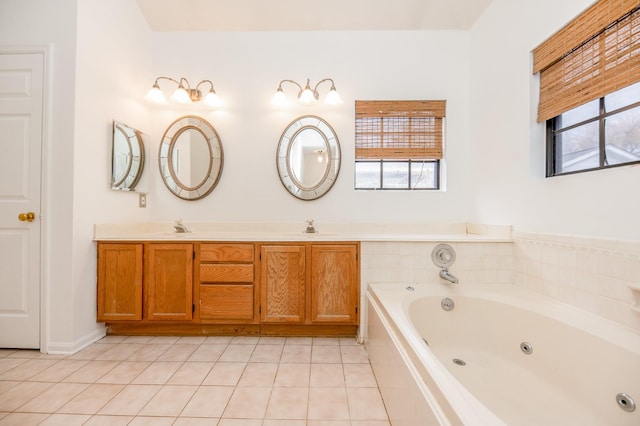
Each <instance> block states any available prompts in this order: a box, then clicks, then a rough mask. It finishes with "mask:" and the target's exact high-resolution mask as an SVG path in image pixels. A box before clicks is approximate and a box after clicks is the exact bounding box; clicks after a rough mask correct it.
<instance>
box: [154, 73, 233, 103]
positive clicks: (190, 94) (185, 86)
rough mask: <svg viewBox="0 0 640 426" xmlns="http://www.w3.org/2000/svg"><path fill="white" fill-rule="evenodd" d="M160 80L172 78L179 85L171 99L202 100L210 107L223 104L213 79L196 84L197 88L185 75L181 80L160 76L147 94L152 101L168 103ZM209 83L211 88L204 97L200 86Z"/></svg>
mask: <svg viewBox="0 0 640 426" xmlns="http://www.w3.org/2000/svg"><path fill="white" fill-rule="evenodd" d="M160 80H170V81H172V82H174V83H175V84H177V85H178V88H177V89H176V91H175V92H173V95H171V99H172V100H174V101H175V102H178V103H181V104H188V103H195V102H200V101H202V103H203V104H205V105H208V106H210V107H214V108H215V107H220V106H222V102H221V101H220V97H218V95H217V94H216V91H215V90H214V88H213V83H212V82H211V80H202V81H201V82H200V83H198V84H196V87H195V88H191V85H190V84H189V80H187V79H186V78H184V77H180V80H174V79H173V78H171V77H158V78H156V81H155V82H154V83H153V87H151V90H149V92H148V93H147V95H146V96H145V98H146V99H149V100H151V101H152V102H155V103H158V104H166V103H167V98H165V96H164V93H162V90H160V85H158V81H160ZM206 83H208V84H209V85H210V86H211V88H210V89H209V92H207V94H206V95H205V96H204V97H203V96H202V91H200V86H201V85H203V84H206Z"/></svg>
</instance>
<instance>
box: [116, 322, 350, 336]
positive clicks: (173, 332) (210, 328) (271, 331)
mask: <svg viewBox="0 0 640 426" xmlns="http://www.w3.org/2000/svg"><path fill="white" fill-rule="evenodd" d="M357 333H358V326H355V325H291V324H289V325H281V324H262V325H260V324H179V323H175V324H174V323H169V324H167V323H163V324H149V323H146V324H141V323H139V322H137V323H127V322H123V323H109V324H107V334H109V335H120V336H260V335H262V336H305V337H324V336H332V337H353V336H355V335H356V334H357Z"/></svg>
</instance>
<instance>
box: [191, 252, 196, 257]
mask: <svg viewBox="0 0 640 426" xmlns="http://www.w3.org/2000/svg"><path fill="white" fill-rule="evenodd" d="M191 254H192V255H193V259H195V258H196V252H195V251H192V252H191Z"/></svg>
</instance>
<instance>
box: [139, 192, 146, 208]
mask: <svg viewBox="0 0 640 426" xmlns="http://www.w3.org/2000/svg"><path fill="white" fill-rule="evenodd" d="M138 197H139V198H138V207H140V208H145V207H147V194H138Z"/></svg>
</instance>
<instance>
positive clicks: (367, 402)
mask: <svg viewBox="0 0 640 426" xmlns="http://www.w3.org/2000/svg"><path fill="white" fill-rule="evenodd" d="M0 424H7V425H9V424H20V425H30V424H33V425H35V424H43V425H47V424H50V425H54V424H64V425H75V424H77V425H81V424H85V425H99V424H109V425H118V424H122V425H125V424H129V425H142V424H153V425H164V424H166V425H171V424H173V425H187V424H189V425H195V424H202V425H205V424H206V425H219V426H225V425H243V426H251V425H262V426H276V425H277V426H286V425H288V426H298V425H300V426H315V425H317V426H321V425H328V424H330V425H332V426H343V425H344V426H389V421H388V418H387V414H386V411H385V408H384V404H383V402H382V399H381V397H380V392H379V390H378V387H377V383H376V380H375V377H374V375H373V372H372V370H371V366H370V364H369V361H368V357H367V354H366V351H365V349H364V347H363V346H361V345H358V344H357V343H356V342H355V340H354V339H352V338H344V339H338V338H313V339H312V338H281V337H266V338H265V337H262V338H258V337H216V336H211V337H204V336H197V337H174V336H156V337H152V336H130V337H124V336H107V337H105V338H103V339H102V340H100V341H98V342H96V343H94V344H93V345H91V346H89V347H87V348H86V349H84V350H82V351H80V352H78V353H76V354H74V355H72V356H56V355H45V354H41V353H39V352H37V351H19V350H0Z"/></svg>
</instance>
